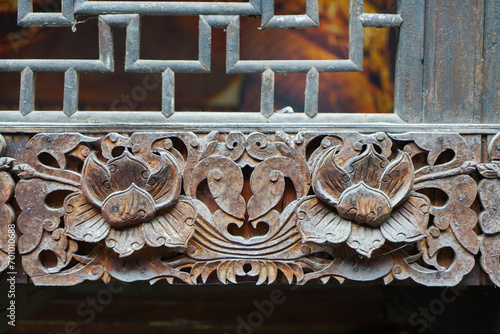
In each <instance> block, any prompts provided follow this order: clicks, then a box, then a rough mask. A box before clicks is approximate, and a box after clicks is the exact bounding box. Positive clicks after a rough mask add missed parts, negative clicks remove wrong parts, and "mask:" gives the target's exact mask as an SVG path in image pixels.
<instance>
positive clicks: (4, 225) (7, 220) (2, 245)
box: [0, 135, 16, 272]
mask: <svg viewBox="0 0 500 334" xmlns="http://www.w3.org/2000/svg"><path fill="white" fill-rule="evenodd" d="M5 148H6V143H5V139H4V138H3V137H2V136H1V135H0V272H2V271H4V270H5V269H7V268H8V269H9V270H10V271H12V272H13V271H15V270H14V269H15V261H13V257H14V254H15V247H16V244H15V242H16V232H15V225H14V211H13V210H12V207H11V206H10V205H9V204H8V201H9V200H10V199H11V197H12V195H13V193H14V180H13V179H12V177H11V176H10V174H9V171H10V169H11V168H12V165H13V163H14V159H12V158H8V157H3V156H2V155H3V153H4V151H5ZM9 255H10V260H9Z"/></svg>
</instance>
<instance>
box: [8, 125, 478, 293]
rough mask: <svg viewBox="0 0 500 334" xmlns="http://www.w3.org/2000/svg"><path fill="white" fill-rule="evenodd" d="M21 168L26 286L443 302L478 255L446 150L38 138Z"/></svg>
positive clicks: (461, 149) (332, 136) (221, 137)
mask: <svg viewBox="0 0 500 334" xmlns="http://www.w3.org/2000/svg"><path fill="white" fill-rule="evenodd" d="M450 152H451V153H452V154H450ZM26 156H27V157H28V158H27V161H23V163H22V164H20V165H18V166H16V168H15V169H16V171H17V173H18V175H19V178H20V179H21V181H20V182H19V183H18V185H17V188H16V198H17V202H18V204H19V207H20V209H21V210H22V213H21V215H20V216H19V219H18V227H19V229H20V230H21V232H22V233H23V234H22V236H21V238H20V240H19V251H20V252H21V254H22V257H23V267H24V269H25V271H26V272H27V273H28V274H29V275H30V276H31V278H32V279H33V281H34V282H35V283H36V284H45V285H71V284H77V283H79V282H82V281H83V280H96V279H103V280H104V281H108V280H109V279H110V278H111V277H113V278H115V279H119V280H123V281H136V280H149V281H151V282H156V281H158V280H163V279H165V280H167V281H169V282H170V283H174V282H184V283H187V284H202V283H206V282H220V283H224V284H227V283H238V282H242V281H252V282H255V283H256V284H263V283H267V284H270V283H273V282H278V281H279V282H288V283H297V284H304V283H306V282H309V281H322V282H328V281H329V280H331V279H335V280H337V281H340V282H343V281H344V280H345V279H349V280H359V281H371V280H377V279H382V280H384V282H385V283H389V282H391V281H392V280H394V279H398V280H402V279H407V278H411V279H413V280H414V281H416V282H418V283H421V284H425V285H441V286H450V285H455V284H457V283H458V282H460V280H461V279H462V277H463V276H464V275H465V274H467V273H469V272H470V271H471V270H472V267H473V266H474V255H475V254H477V252H478V250H479V238H478V237H477V235H476V234H475V233H474V231H473V229H474V227H475V225H476V220H477V215H476V214H475V213H474V211H472V209H471V208H470V207H471V205H472V203H473V202H474V200H475V197H476V193H477V187H476V182H475V181H474V179H472V177H470V176H469V175H468V174H469V173H471V172H473V171H475V169H476V166H475V164H474V163H473V162H472V152H471V150H470V149H469V147H468V145H467V143H466V142H465V140H464V139H463V138H462V137H460V136H459V135H457V134H437V133H426V134H422V133H407V134H401V135H389V134H385V133H375V134H370V135H363V134H360V133H356V132H339V133H328V134H325V133H312V132H303V133H298V134H296V135H293V136H292V135H288V134H286V133H283V132H277V133H275V134H272V135H271V134H270V135H265V134H262V133H250V134H246V135H245V134H242V133H239V132H231V133H228V134H220V133H217V132H212V133H209V134H207V135H205V136H201V137H198V136H196V135H195V134H193V133H190V132H178V133H175V132H167V133H134V134H132V135H130V136H124V135H119V134H117V133H111V134H108V135H106V136H105V137H99V138H97V137H96V138H94V137H87V136H83V135H81V134H78V133H66V134H38V135H36V136H34V137H33V138H32V139H31V140H30V142H29V143H28V145H27V155H26ZM436 192H439V194H438V195H436ZM54 193H59V194H60V196H59V197H61V198H60V200H59V205H55V204H53V203H52V204H51V203H49V202H50V201H48V199H50V198H53V196H52V195H51V194H54ZM33 194H35V196H34V195H33ZM443 194H444V195H443ZM440 196H441V197H442V196H444V197H446V201H444V202H440V201H438V200H437V199H436V198H439V197H440ZM56 197H57V196H56ZM444 248H447V249H451V250H452V251H453V254H452V256H453V261H450V262H448V263H442V261H440V256H439V254H440V253H441V251H443V249H444ZM47 251H49V252H52V253H53V254H54V255H55V258H56V260H55V261H52V262H51V263H48V262H47V261H45V260H44V256H45V255H44V254H46V253H47ZM483 266H484V264H483Z"/></svg>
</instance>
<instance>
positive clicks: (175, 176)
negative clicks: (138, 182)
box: [147, 150, 182, 210]
mask: <svg viewBox="0 0 500 334" xmlns="http://www.w3.org/2000/svg"><path fill="white" fill-rule="evenodd" d="M159 153H160V156H161V158H160V162H159V163H158V165H157V166H156V167H155V169H154V170H153V171H152V172H151V175H150V176H149V178H148V180H147V184H148V192H149V193H150V194H151V196H152V197H153V198H154V200H155V202H156V208H157V210H160V209H162V208H167V207H169V206H171V205H172V204H173V201H175V200H177V198H178V197H179V195H180V193H181V188H182V174H181V166H180V165H179V163H178V162H177V159H175V157H174V156H173V155H172V154H171V153H170V152H168V151H165V150H160V151H159Z"/></svg>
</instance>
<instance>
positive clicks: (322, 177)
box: [311, 147, 352, 206]
mask: <svg viewBox="0 0 500 334" xmlns="http://www.w3.org/2000/svg"><path fill="white" fill-rule="evenodd" d="M336 150H337V147H332V148H329V149H327V150H326V151H325V152H324V153H323V155H322V156H321V157H320V158H319V160H318V163H317V164H316V167H315V168H314V171H313V174H312V180H311V185H312V187H313V189H314V192H315V193H316V196H317V197H318V198H319V199H321V200H322V201H324V202H325V203H327V204H330V205H332V206H335V205H336V204H337V202H338V199H339V197H340V194H342V192H343V191H344V190H345V189H346V188H347V187H349V186H350V185H351V184H352V183H351V180H350V178H349V175H348V174H347V173H346V171H345V170H343V169H342V168H340V167H339V166H338V165H337V162H336V161H335V153H336Z"/></svg>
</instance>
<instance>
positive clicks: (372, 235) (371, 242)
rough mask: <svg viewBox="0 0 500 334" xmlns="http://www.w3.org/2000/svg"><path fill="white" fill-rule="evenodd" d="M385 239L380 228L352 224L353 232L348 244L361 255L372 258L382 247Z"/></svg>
mask: <svg viewBox="0 0 500 334" xmlns="http://www.w3.org/2000/svg"><path fill="white" fill-rule="evenodd" d="M384 243H385V238H384V236H383V235H382V232H380V229H378V228H371V227H367V226H364V225H356V224H352V231H351V234H350V235H349V238H348V239H347V244H348V245H349V247H351V248H352V249H355V250H356V251H357V252H358V253H359V254H361V255H364V256H367V257H371V255H372V252H373V251H374V250H376V249H379V248H380V247H382V246H383V245H384Z"/></svg>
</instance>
